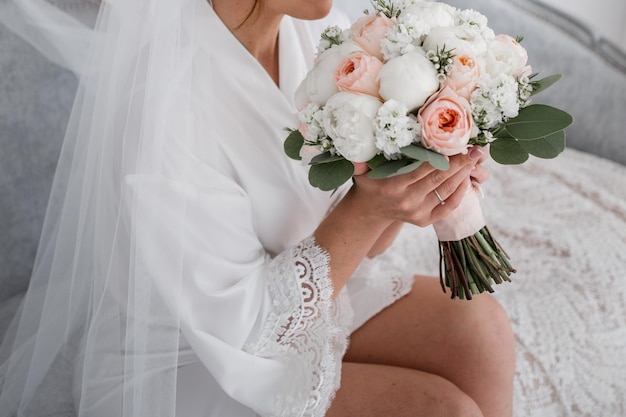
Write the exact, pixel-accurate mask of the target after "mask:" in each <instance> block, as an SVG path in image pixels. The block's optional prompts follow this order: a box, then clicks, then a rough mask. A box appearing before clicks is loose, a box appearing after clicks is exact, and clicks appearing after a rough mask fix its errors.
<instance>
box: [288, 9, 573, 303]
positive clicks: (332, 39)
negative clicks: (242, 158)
mask: <svg viewBox="0 0 626 417" xmlns="http://www.w3.org/2000/svg"><path fill="white" fill-rule="evenodd" d="M372 4H373V7H374V12H366V14H365V15H364V16H363V17H361V18H360V19H358V20H357V21H356V22H355V23H354V24H353V25H352V26H351V27H350V28H348V29H346V30H342V29H341V28H339V27H329V28H327V29H326V30H325V31H324V32H323V33H322V34H321V41H320V44H319V52H318V56H317V58H316V60H315V63H314V66H313V68H312V70H311V71H310V72H309V73H308V75H307V76H306V78H305V79H304V80H303V81H302V83H301V85H300V87H299V88H298V90H297V92H296V104H297V105H298V108H299V109H301V110H300V112H299V119H300V125H299V127H298V129H293V130H290V131H289V135H288V137H287V139H286V140H285V152H286V153H287V155H288V156H289V157H291V158H293V159H297V160H302V159H304V160H305V161H306V162H307V163H308V164H310V170H309V181H310V183H311V184H312V185H313V186H315V187H318V188H320V189H322V190H334V189H336V188H337V187H339V186H341V185H342V184H343V183H345V182H346V181H348V180H350V179H351V177H352V176H353V174H354V163H367V165H368V167H369V168H370V171H369V173H368V174H367V175H369V176H370V177H372V178H385V177H389V176H392V175H398V174H403V173H407V172H410V171H412V170H414V169H416V168H417V167H418V166H420V165H421V164H422V163H424V162H428V163H429V164H431V165H432V166H433V167H435V168H437V169H441V170H445V169H448V167H449V164H448V159H447V158H446V156H451V155H456V154H459V153H466V152H467V150H468V148H469V147H471V146H474V145H480V146H487V145H488V147H489V153H490V155H491V157H492V158H493V159H494V160H495V161H496V162H499V163H502V164H519V163H522V162H524V161H526V160H527V159H528V157H529V155H534V156H537V157H540V158H554V157H556V156H557V155H558V154H559V153H560V152H561V151H562V150H563V149H564V148H565V133H564V129H565V128H566V127H567V126H569V125H570V124H571V122H572V118H571V116H570V115H568V114H567V113H565V112H563V111H561V110H559V109H556V108H554V107H550V106H546V105H540V104H530V101H531V100H530V99H531V96H533V95H535V94H537V93H539V92H540V91H542V90H544V89H546V88H547V87H549V86H550V85H552V84H553V83H555V82H556V81H558V80H559V79H560V78H561V76H560V75H558V74H557V75H552V76H549V77H546V78H543V79H536V78H537V77H536V74H533V72H532V69H531V67H530V66H529V65H528V63H527V61H528V55H527V52H526V50H525V49H524V48H523V47H522V46H521V44H520V42H521V39H519V38H518V39H514V38H512V37H510V36H508V35H505V34H501V35H496V34H495V33H494V31H493V30H492V29H490V28H489V26H487V18H486V17H485V16H483V15H482V14H480V13H478V12H476V11H474V10H460V9H457V8H455V7H452V6H450V5H447V4H444V3H440V2H427V1H421V0H404V1H396V2H392V1H390V0H373V1H372ZM442 204H445V203H444V202H443V201H442ZM434 228H435V231H436V233H437V237H438V239H439V243H440V254H441V262H440V265H441V267H440V271H441V273H440V275H441V281H442V287H443V289H444V291H445V288H446V287H448V288H450V290H451V292H452V298H455V297H459V298H462V299H471V298H472V295H473V294H477V293H481V292H483V291H489V292H492V291H493V289H492V285H493V284H494V283H501V282H503V281H509V280H510V278H509V276H510V274H511V273H513V272H515V270H514V269H513V267H512V266H511V264H510V262H509V258H508V256H507V255H506V254H505V252H504V251H503V250H502V248H501V247H500V246H499V245H498V243H497V242H496V241H495V239H494V238H493V237H492V235H491V233H490V232H489V230H488V229H487V227H486V225H485V222H484V219H483V216H482V211H481V208H480V202H479V199H478V197H477V195H476V192H475V190H468V193H467V194H466V196H465V198H464V199H463V202H462V203H461V205H460V206H459V207H458V208H457V209H455V211H454V212H452V213H451V215H450V216H448V217H446V218H445V219H443V220H441V221H440V222H437V223H435V224H434ZM444 284H445V285H444Z"/></svg>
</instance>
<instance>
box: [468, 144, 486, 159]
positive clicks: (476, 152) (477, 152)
mask: <svg viewBox="0 0 626 417" xmlns="http://www.w3.org/2000/svg"><path fill="white" fill-rule="evenodd" d="M484 154H485V151H483V148H482V147H480V146H474V149H472V150H471V151H470V153H469V157H470V158H471V159H478V158H480V157H481V156H483V155H484Z"/></svg>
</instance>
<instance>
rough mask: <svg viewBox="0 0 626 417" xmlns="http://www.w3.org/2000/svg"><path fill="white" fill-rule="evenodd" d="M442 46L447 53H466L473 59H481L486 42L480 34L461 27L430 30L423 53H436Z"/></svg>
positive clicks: (484, 52) (485, 51)
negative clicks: (451, 51) (452, 51)
mask: <svg viewBox="0 0 626 417" xmlns="http://www.w3.org/2000/svg"><path fill="white" fill-rule="evenodd" d="M444 46H445V49H446V50H448V51H450V50H454V51H466V52H467V53H469V54H471V55H472V56H474V57H482V56H484V55H485V54H486V53H487V41H485V38H483V37H482V35H481V34H480V32H479V31H477V30H470V29H468V28H466V27H461V26H455V27H449V28H444V27H440V28H434V29H432V30H431V31H430V32H429V33H428V35H427V36H426V38H425V39H424V43H423V45H422V48H423V49H424V50H425V51H438V50H440V49H442V48H443V47H444Z"/></svg>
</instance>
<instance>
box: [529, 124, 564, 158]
mask: <svg viewBox="0 0 626 417" xmlns="http://www.w3.org/2000/svg"><path fill="white" fill-rule="evenodd" d="M519 144H520V145H521V147H522V148H524V150H526V151H527V152H528V153H529V154H531V155H534V156H536V157H538V158H544V159H552V158H556V157H557V156H558V155H559V154H560V153H561V152H563V150H564V149H565V132H563V131H560V132H556V133H553V134H552V135H549V136H546V137H545V138H541V139H537V140H530V141H529V140H525V141H520V142H519Z"/></svg>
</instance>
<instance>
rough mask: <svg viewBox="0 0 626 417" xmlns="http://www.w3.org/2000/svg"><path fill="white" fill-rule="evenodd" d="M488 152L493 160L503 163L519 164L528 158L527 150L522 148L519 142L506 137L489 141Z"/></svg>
mask: <svg viewBox="0 0 626 417" xmlns="http://www.w3.org/2000/svg"><path fill="white" fill-rule="evenodd" d="M489 154H490V155H491V157H492V158H493V160H494V161H496V162H498V163H500V164H503V165H515V164H521V163H523V162H526V160H527V159H528V152H527V151H526V150H524V148H522V146H521V145H520V142H519V141H517V140H515V139H513V138H507V137H501V138H498V139H496V140H494V141H493V142H491V146H490V147H489Z"/></svg>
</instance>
